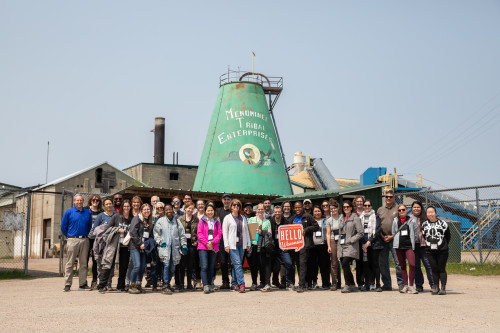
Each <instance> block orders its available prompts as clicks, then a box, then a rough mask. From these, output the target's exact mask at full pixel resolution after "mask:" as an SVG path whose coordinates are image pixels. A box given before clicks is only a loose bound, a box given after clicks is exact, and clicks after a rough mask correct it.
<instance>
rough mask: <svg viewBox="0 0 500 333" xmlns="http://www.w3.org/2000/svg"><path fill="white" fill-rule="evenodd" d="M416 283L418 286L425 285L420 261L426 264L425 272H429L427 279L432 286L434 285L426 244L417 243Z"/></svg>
mask: <svg viewBox="0 0 500 333" xmlns="http://www.w3.org/2000/svg"><path fill="white" fill-rule="evenodd" d="M414 252H415V284H416V286H417V288H423V287H424V274H422V266H421V265H420V261H422V263H423V264H424V267H425V272H426V273H427V281H429V285H430V286H431V288H432V287H433V286H434V280H433V278H432V269H431V264H430V263H429V259H428V258H427V253H426V252H425V246H420V245H417V244H415V251H414Z"/></svg>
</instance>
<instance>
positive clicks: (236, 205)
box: [232, 204, 240, 207]
mask: <svg viewBox="0 0 500 333" xmlns="http://www.w3.org/2000/svg"><path fill="white" fill-rule="evenodd" d="M232 206H233V207H240V205H238V204H232Z"/></svg>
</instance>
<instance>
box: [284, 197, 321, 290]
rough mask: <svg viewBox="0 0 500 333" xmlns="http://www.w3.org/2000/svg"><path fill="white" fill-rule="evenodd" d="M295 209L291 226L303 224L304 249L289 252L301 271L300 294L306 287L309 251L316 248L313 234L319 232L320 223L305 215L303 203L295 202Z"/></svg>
mask: <svg viewBox="0 0 500 333" xmlns="http://www.w3.org/2000/svg"><path fill="white" fill-rule="evenodd" d="M293 207H294V210H295V215H293V216H292V217H291V218H290V224H302V227H303V228H304V231H303V237H304V247H303V248H302V249H301V250H300V251H298V252H296V251H289V253H290V255H291V257H292V260H293V262H294V264H295V265H296V266H297V270H298V271H299V287H298V288H297V289H296V291H297V292H298V293H302V292H304V289H305V287H306V275H307V255H308V251H309V249H310V248H311V247H313V246H314V241H313V234H314V232H315V231H317V230H319V225H318V222H316V221H315V220H314V217H312V215H309V214H306V213H304V209H303V205H302V202H300V201H297V202H295V204H294V205H293Z"/></svg>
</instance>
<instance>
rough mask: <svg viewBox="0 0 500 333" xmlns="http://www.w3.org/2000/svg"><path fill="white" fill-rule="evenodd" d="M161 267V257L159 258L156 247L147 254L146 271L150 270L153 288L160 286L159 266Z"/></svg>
mask: <svg viewBox="0 0 500 333" xmlns="http://www.w3.org/2000/svg"><path fill="white" fill-rule="evenodd" d="M159 265H160V257H159V256H158V249H157V248H156V247H155V248H154V249H153V251H151V252H150V253H148V254H146V271H147V270H148V269H149V276H150V280H149V281H148V282H150V283H152V285H153V287H157V286H158V266H159Z"/></svg>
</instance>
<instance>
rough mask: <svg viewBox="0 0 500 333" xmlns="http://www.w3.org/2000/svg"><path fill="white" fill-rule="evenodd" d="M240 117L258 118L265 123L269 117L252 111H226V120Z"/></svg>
mask: <svg viewBox="0 0 500 333" xmlns="http://www.w3.org/2000/svg"><path fill="white" fill-rule="evenodd" d="M238 117H257V118H260V119H262V120H264V121H267V117H266V116H265V115H263V114H262V113H260V112H255V111H252V110H238V111H233V109H232V108H231V109H229V111H228V110H226V120H229V119H233V118H236V119H238Z"/></svg>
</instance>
